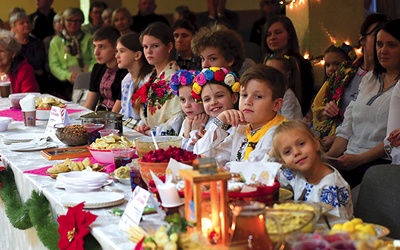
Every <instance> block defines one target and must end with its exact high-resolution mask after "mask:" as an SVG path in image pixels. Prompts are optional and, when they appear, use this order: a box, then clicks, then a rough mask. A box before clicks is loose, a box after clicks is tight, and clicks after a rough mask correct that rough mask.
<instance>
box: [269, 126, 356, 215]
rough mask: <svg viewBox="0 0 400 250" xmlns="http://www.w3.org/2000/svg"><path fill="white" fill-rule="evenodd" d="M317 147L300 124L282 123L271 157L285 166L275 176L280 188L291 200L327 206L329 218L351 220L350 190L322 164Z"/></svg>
mask: <svg viewBox="0 0 400 250" xmlns="http://www.w3.org/2000/svg"><path fill="white" fill-rule="evenodd" d="M321 150H322V147H321V144H320V141H319V138H318V137H315V135H314V134H313V132H312V131H311V130H310V128H309V127H308V126H307V125H306V124H305V123H304V122H302V121H300V120H293V121H285V122H283V123H282V124H281V125H279V126H278V127H277V128H276V129H275V133H274V136H273V154H274V155H275V156H276V157H277V158H278V159H279V160H280V161H281V163H282V164H284V165H285V166H284V167H283V168H282V171H281V172H280V176H279V182H280V183H281V185H282V186H285V185H288V184H289V185H290V186H291V187H292V188H293V193H294V200H303V201H312V202H322V203H326V204H328V205H331V206H332V207H333V209H332V210H331V211H330V212H329V213H330V214H332V215H334V216H336V217H338V218H340V219H345V220H348V219H351V217H352V215H353V204H352V201H351V192H350V186H349V184H347V182H346V181H345V180H344V179H343V177H342V176H341V175H340V173H339V171H337V170H336V169H335V168H334V167H332V166H330V165H328V164H326V163H324V161H323V159H322V157H321V153H322V152H321Z"/></svg>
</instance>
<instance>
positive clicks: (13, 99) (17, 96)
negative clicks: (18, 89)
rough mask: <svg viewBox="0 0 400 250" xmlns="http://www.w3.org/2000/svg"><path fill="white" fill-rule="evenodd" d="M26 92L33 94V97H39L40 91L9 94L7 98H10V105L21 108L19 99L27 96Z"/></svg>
mask: <svg viewBox="0 0 400 250" xmlns="http://www.w3.org/2000/svg"><path fill="white" fill-rule="evenodd" d="M28 94H32V95H34V96H35V98H39V97H40V93H36V92H32V93H16V94H10V95H9V96H8V98H10V101H11V107H13V108H16V109H21V105H20V104H19V101H20V100H21V99H22V98H24V97H25V96H27V95H28Z"/></svg>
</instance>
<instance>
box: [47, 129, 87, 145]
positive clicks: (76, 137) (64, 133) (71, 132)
mask: <svg viewBox="0 0 400 250" xmlns="http://www.w3.org/2000/svg"><path fill="white" fill-rule="evenodd" d="M54 128H56V136H57V138H58V139H59V140H60V141H61V142H63V143H64V144H67V145H68V146H82V145H85V144H87V142H88V134H87V132H86V129H85V128H84V127H83V126H82V125H70V126H65V125H64V124H56V125H54Z"/></svg>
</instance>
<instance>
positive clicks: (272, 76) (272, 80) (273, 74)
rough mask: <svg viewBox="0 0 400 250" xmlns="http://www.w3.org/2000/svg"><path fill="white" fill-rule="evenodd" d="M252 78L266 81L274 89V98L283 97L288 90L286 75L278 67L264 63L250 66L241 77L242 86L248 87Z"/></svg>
mask: <svg viewBox="0 0 400 250" xmlns="http://www.w3.org/2000/svg"><path fill="white" fill-rule="evenodd" d="M250 80H258V81H261V82H264V83H265V84H266V85H268V87H269V88H270V89H271V90H272V99H274V100H276V99H278V98H283V95H284V94H285V91H286V86H287V83H286V81H287V80H286V77H285V76H284V75H283V74H282V73H281V72H280V71H279V70H277V69H274V68H272V67H268V66H267V65H264V64H256V65H254V66H252V67H250V68H248V69H247V70H246V71H245V72H244V73H243V75H242V76H241V77H240V87H241V88H246V86H247V84H248V83H249V81H250Z"/></svg>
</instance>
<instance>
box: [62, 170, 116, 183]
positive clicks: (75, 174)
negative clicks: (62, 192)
mask: <svg viewBox="0 0 400 250" xmlns="http://www.w3.org/2000/svg"><path fill="white" fill-rule="evenodd" d="M57 178H60V180H61V181H62V182H64V183H66V184H69V183H86V184H96V183H101V184H104V183H105V182H106V181H107V180H108V178H109V175H108V174H106V173H103V172H92V171H71V172H67V173H60V174H59V175H58V177H57Z"/></svg>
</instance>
